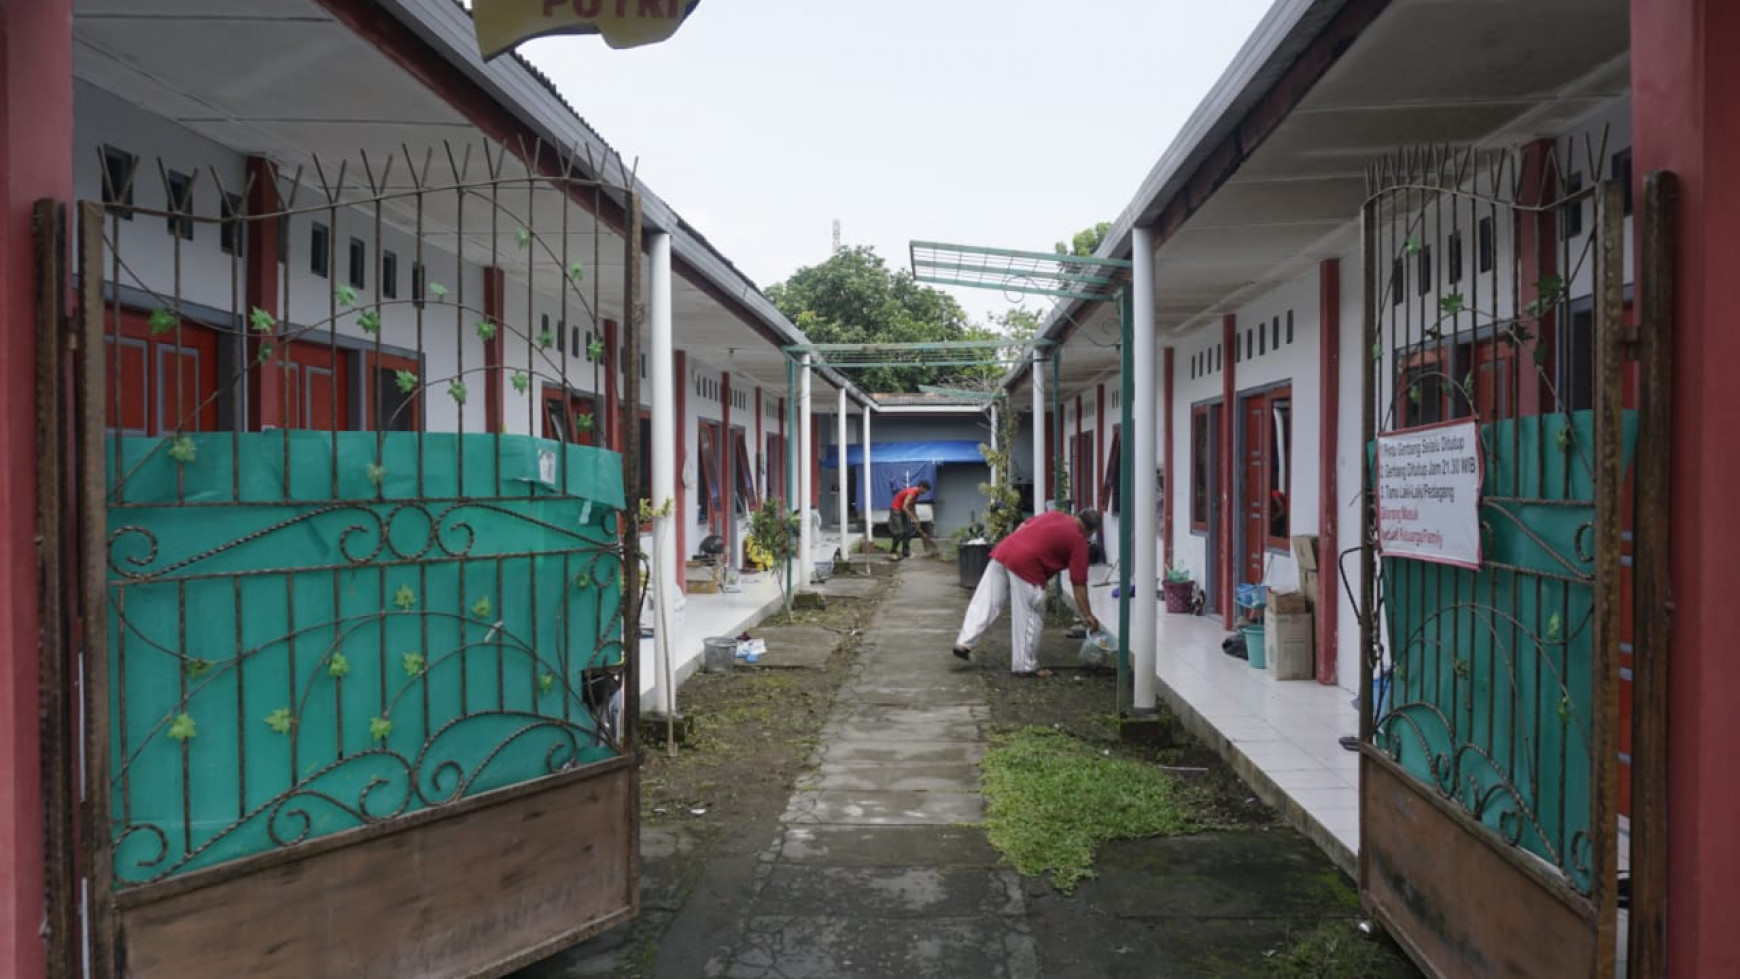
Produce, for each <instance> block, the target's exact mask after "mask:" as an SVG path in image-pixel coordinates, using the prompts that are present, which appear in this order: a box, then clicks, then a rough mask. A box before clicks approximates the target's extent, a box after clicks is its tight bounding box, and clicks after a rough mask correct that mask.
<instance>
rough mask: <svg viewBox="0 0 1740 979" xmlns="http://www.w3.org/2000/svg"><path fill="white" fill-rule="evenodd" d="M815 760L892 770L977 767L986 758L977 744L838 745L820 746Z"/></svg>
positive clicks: (870, 743)
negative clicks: (958, 765) (951, 765)
mask: <svg viewBox="0 0 1740 979" xmlns="http://www.w3.org/2000/svg"><path fill="white" fill-rule="evenodd" d="M816 757H817V759H818V763H820V764H828V763H830V762H837V763H854V762H867V763H872V764H878V765H888V766H890V767H895V768H900V767H905V766H908V765H934V764H947V763H950V762H964V763H967V764H971V765H977V764H978V763H979V759H981V758H983V757H985V745H984V744H983V743H981V742H978V741H919V740H912V741H883V740H877V741H840V742H834V743H832V744H824V745H822V748H821V750H820V751H819V752H818V753H817V756H816Z"/></svg>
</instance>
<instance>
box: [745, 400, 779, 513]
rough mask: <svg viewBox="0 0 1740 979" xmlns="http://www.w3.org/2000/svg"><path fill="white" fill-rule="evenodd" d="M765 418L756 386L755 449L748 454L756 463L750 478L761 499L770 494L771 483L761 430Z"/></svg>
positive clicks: (764, 437) (765, 445)
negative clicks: (758, 476) (757, 478)
mask: <svg viewBox="0 0 1740 979" xmlns="http://www.w3.org/2000/svg"><path fill="white" fill-rule="evenodd" d="M766 420H767V415H766V414H765V413H764V412H763V410H762V407H761V388H759V387H757V388H756V389H755V451H754V452H753V453H751V454H750V458H751V459H753V460H755V461H756V463H757V465H756V467H755V470H756V472H755V473H751V474H750V480H751V481H752V482H754V483H755V490H756V495H757V496H760V497H761V498H762V499H766V498H768V497H769V496H771V495H772V494H771V493H770V492H769V490H770V489H771V488H772V483H773V480H772V476H771V474H770V473H769V472H768V460H767V436H766V435H765V434H763V432H762V426H763V424H765V422H766ZM756 473H759V474H760V476H761V478H760V479H759V480H756V479H755V475H756Z"/></svg>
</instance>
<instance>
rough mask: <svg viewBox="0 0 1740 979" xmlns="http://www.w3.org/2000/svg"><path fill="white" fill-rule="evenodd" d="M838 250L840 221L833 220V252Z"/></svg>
mask: <svg viewBox="0 0 1740 979" xmlns="http://www.w3.org/2000/svg"><path fill="white" fill-rule="evenodd" d="M839 250H840V219H839V218H835V219H834V251H836V252H838V251H839Z"/></svg>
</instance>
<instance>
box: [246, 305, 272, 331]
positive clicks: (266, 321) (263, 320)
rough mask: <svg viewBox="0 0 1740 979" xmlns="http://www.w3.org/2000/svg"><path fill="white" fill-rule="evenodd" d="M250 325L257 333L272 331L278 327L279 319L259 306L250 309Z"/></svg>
mask: <svg viewBox="0 0 1740 979" xmlns="http://www.w3.org/2000/svg"><path fill="white" fill-rule="evenodd" d="M248 325H249V326H251V327H253V328H254V332H255V333H270V332H272V331H273V330H275V329H277V328H278V320H277V318H276V317H274V316H273V315H272V314H271V313H268V312H266V311H265V310H263V309H261V308H260V307H258V306H255V307H254V308H253V309H250V310H248Z"/></svg>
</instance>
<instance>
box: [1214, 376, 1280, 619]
mask: <svg viewBox="0 0 1740 979" xmlns="http://www.w3.org/2000/svg"><path fill="white" fill-rule="evenodd" d="M1278 391H1285V392H1287V399H1288V400H1289V401H1292V400H1293V396H1292V392H1293V379H1292V378H1286V379H1284V380H1280V381H1273V382H1270V383H1267V384H1262V385H1259V386H1257V387H1250V388H1245V389H1244V390H1241V391H1239V392H1238V394H1237V398H1238V405H1239V422H1240V424H1239V425H1238V426H1237V427H1236V428H1234V429H1233V456H1234V458H1236V459H1238V460H1239V465H1236V466H1234V467H1233V485H1232V494H1231V498H1232V501H1233V509H1234V511H1235V512H1236V514H1237V518H1236V519H1234V520H1233V521H1232V525H1231V526H1230V527H1229V528H1228V529H1229V531H1230V533H1231V534H1232V553H1233V555H1234V557H1235V558H1236V559H1237V560H1238V561H1239V563H1240V565H1241V567H1240V568H1238V569H1237V570H1238V571H1239V572H1240V573H1243V571H1244V570H1246V569H1245V568H1244V567H1242V565H1244V564H1245V562H1246V561H1247V560H1248V559H1249V558H1250V557H1251V556H1252V555H1251V553H1250V552H1249V551H1247V546H1248V544H1249V542H1248V541H1247V540H1245V520H1244V516H1245V498H1244V494H1245V490H1246V489H1247V488H1248V487H1246V486H1245V464H1244V457H1245V448H1246V446H1245V426H1244V424H1243V423H1244V412H1245V407H1246V405H1247V404H1248V403H1249V402H1250V401H1252V400H1253V399H1257V398H1261V399H1263V401H1264V402H1265V403H1267V402H1269V401H1271V400H1273V399H1274V396H1275V394H1276V392H1278ZM1294 407H1295V409H1297V403H1296V402H1295V404H1294ZM1295 413H1296V412H1295ZM1272 422H1273V411H1272V410H1268V409H1266V410H1265V411H1264V429H1263V430H1264V431H1265V432H1267V431H1269V430H1270V429H1269V427H1268V426H1269V425H1270V424H1272ZM1293 435H1294V433H1293V432H1292V431H1289V432H1288V433H1287V438H1288V442H1289V443H1291V442H1293V441H1295V439H1294V438H1293ZM1265 437H1266V436H1265ZM1287 457H1288V470H1289V471H1288V473H1287V481H1288V483H1289V484H1291V483H1292V481H1293V477H1294V475H1295V474H1296V470H1295V469H1294V467H1293V465H1292V460H1293V458H1294V455H1293V447H1292V445H1291V444H1289V445H1288V446H1287ZM1273 465H1274V457H1273V454H1272V453H1268V452H1265V453H1264V455H1263V482H1264V483H1265V490H1264V491H1265V492H1266V484H1267V483H1268V481H1269V473H1270V467H1271V466H1273ZM1270 518H1271V515H1270V512H1269V503H1268V501H1266V500H1265V501H1264V503H1263V528H1264V529H1263V539H1262V542H1261V550H1260V555H1261V560H1262V565H1263V571H1264V574H1263V575H1262V576H1260V578H1261V577H1267V573H1268V567H1269V561H1270V560H1271V558H1272V556H1273V555H1276V554H1281V555H1283V556H1285V555H1286V554H1287V553H1288V552H1287V551H1285V550H1283V549H1280V548H1275V547H1272V546H1270V544H1269V534H1268V526H1269V520H1270ZM1287 530H1288V534H1289V536H1290V535H1291V533H1292V530H1293V527H1292V524H1291V522H1289V523H1288V526H1287ZM1260 578H1259V580H1258V581H1254V582H1247V584H1261V583H1262V581H1261V580H1260ZM1233 584H1234V585H1237V584H1239V582H1237V581H1235V582H1233Z"/></svg>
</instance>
